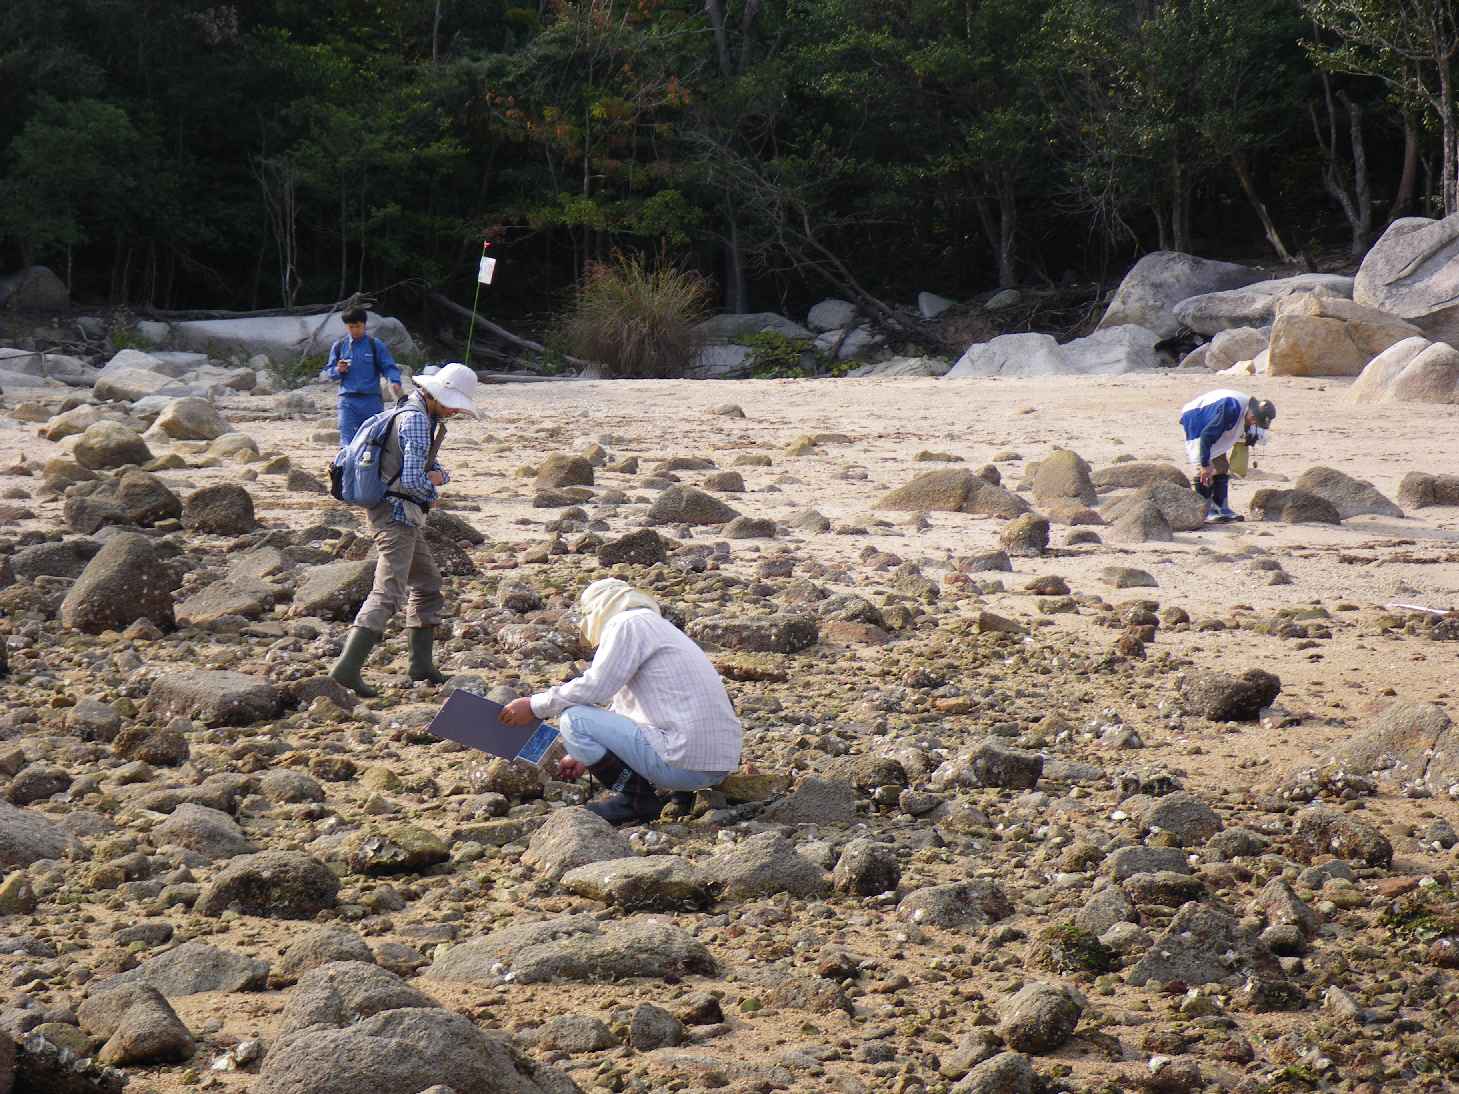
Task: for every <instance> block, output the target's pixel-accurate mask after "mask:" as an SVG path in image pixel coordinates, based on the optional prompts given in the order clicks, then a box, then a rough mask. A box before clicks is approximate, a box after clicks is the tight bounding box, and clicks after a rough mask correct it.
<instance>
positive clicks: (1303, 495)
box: [1251, 488, 1342, 524]
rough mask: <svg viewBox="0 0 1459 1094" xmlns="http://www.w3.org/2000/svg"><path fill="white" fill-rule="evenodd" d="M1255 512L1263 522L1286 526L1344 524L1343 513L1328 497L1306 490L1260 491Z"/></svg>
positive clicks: (1255, 496)
mask: <svg viewBox="0 0 1459 1094" xmlns="http://www.w3.org/2000/svg"><path fill="white" fill-rule="evenodd" d="M1251 512H1252V514H1253V515H1255V516H1256V517H1258V518H1260V519H1261V520H1269V521H1280V522H1281V523H1283V524H1341V523H1342V514H1341V513H1339V512H1338V508H1337V506H1336V505H1334V504H1333V503H1332V502H1330V501H1328V500H1327V499H1326V498H1324V497H1321V496H1319V495H1317V494H1312V493H1309V492H1308V491H1306V490H1273V489H1271V488H1267V489H1263V490H1258V491H1257V492H1256V493H1255V494H1253V495H1252V497H1251Z"/></svg>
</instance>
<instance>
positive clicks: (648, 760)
mask: <svg viewBox="0 0 1459 1094" xmlns="http://www.w3.org/2000/svg"><path fill="white" fill-rule="evenodd" d="M557 728H558V731H559V732H560V733H561V734H562V743H563V746H564V747H565V748H566V749H567V754H568V755H569V756H571V757H572V758H573V759H574V760H579V761H581V762H582V763H585V764H590V765H591V764H595V763H597V762H598V761H599V760H601V759H602V758H603V756H604V754H605V753H608V752H611V753H613V755H615V756H617V757H618V758H619V759H620V760H622V761H623V762H624V763H626V764H627V765H628V766H629V767H631V768H633V770H634V771H636V772H638V773H639V774H640V775H642V776H643V777H644V778H645V779H647V780H648V781H649V782H651V783H653V784H654V786H656V787H658V788H659V789H661V790H703V789H704V788H705V787H706V786H715V785H717V784H719V783H721V782H723V781H724V779H725V776H726V775H728V774H729V772H728V771H685V770H684V769H683V768H678V767H672V766H670V765H669V764H667V763H665V762H664V758H663V757H662V756H660V755H659V754H658V752H657V751H656V750H655V749H654V746H653V745H651V744H650V743H649V742H648V738H646V737H645V736H644V735H643V730H641V729H640V728H639V727H638V723H637V722H635V721H634V720H633V719H632V718H625V717H624V716H623V715H621V714H614V713H613V712H612V711H611V710H603V709H601V708H599V707H585V706H578V707H568V708H567V709H566V710H565V711H563V712H562V717H561V718H560V719H559V720H558V723H557Z"/></svg>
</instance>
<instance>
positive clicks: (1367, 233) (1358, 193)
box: [1338, 92, 1373, 258]
mask: <svg viewBox="0 0 1459 1094" xmlns="http://www.w3.org/2000/svg"><path fill="white" fill-rule="evenodd" d="M1338 98H1339V99H1341V100H1342V104H1343V106H1345V107H1347V110H1348V123H1349V126H1350V129H1351V134H1352V145H1353V197H1354V199H1355V200H1354V204H1355V205H1356V206H1357V217H1356V218H1355V219H1354V220H1353V225H1352V228H1353V242H1352V256H1353V257H1354V258H1362V257H1363V255H1364V254H1366V253H1367V250H1368V243H1369V241H1370V240H1371V239H1372V237H1373V191H1372V187H1371V185H1370V184H1369V180H1368V148H1367V145H1366V144H1365V143H1364V141H1363V111H1362V108H1361V107H1360V106H1358V104H1357V103H1355V102H1353V101H1352V99H1350V98H1348V95H1347V93H1346V92H1338Z"/></svg>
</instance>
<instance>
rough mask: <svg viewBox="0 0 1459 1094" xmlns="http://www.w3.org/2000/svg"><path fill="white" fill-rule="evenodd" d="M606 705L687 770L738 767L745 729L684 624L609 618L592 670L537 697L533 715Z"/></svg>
mask: <svg viewBox="0 0 1459 1094" xmlns="http://www.w3.org/2000/svg"><path fill="white" fill-rule="evenodd" d="M579 705H581V706H594V707H603V706H606V707H607V708H608V709H609V710H611V711H613V713H615V714H621V715H623V716H624V717H625V718H631V719H632V720H633V721H635V722H637V723H638V725H639V726H640V728H641V729H642V730H643V735H644V737H645V738H647V740H648V742H649V743H650V744H651V745H653V747H654V750H655V751H656V752H657V753H658V754H659V755H660V756H662V757H663V758H664V761H665V762H666V763H669V764H672V765H673V766H674V767H677V768H679V769H681V770H684V771H733V770H735V768H737V767H739V765H740V747H741V744H742V743H743V740H744V730H743V728H742V727H741V725H740V720H739V718H737V717H736V716H735V710H734V707H733V706H732V705H731V704H730V700H729V695H727V694H726V693H725V690H724V683H723V682H722V681H721V680H720V678H719V673H718V672H717V671H715V668H714V665H712V664H711V663H710V660H709V658H708V657H706V656H705V655H704V651H703V650H701V649H700V648H699V647H698V646H696V645H695V644H694V642H693V641H692V640H691V639H690V638H689V637H688V636H687V635H686V634H684V633H683V632H682V631H681V630H679V628H678V627H676V626H674V625H673V624H672V623H670V622H669V621H668V620H666V619H663V618H661V617H660V616H659V615H658V614H657V613H655V612H651V611H642V610H640V611H626V612H623V613H622V614H621V615H618V616H615V617H614V618H613V619H611V620H609V622H608V625H607V626H606V627H605V628H604V629H603V637H602V641H600V642H599V643H598V652H597V655H596V656H595V657H594V658H593V664H592V666H591V667H590V668H589V669H588V671H587V672H585V673H583V674H582V675H581V676H579V677H578V678H577V679H576V680H569V681H568V682H567V683H565V684H559V685H558V686H557V687H555V688H549V689H548V690H546V691H544V692H539V693H538V694H536V695H534V696H532V713H533V714H535V715H536V716H537V717H538V718H553V717H556V716H557V715H558V714H561V713H562V712H563V711H564V710H566V709H567V708H568V707H571V706H579Z"/></svg>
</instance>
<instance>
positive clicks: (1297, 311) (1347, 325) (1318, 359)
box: [1267, 293, 1422, 376]
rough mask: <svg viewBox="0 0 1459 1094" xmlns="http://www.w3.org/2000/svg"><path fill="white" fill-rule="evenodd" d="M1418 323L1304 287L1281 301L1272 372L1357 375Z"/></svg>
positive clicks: (1274, 333)
mask: <svg viewBox="0 0 1459 1094" xmlns="http://www.w3.org/2000/svg"><path fill="white" fill-rule="evenodd" d="M1421 334H1422V331H1420V330H1419V328H1418V327H1416V326H1414V325H1413V324H1411V323H1405V322H1404V321H1403V320H1401V319H1396V318H1394V317H1393V316H1391V315H1387V314H1385V313H1383V312H1381V311H1378V310H1376V309H1374V308H1366V307H1364V306H1363V305H1361V304H1355V303H1353V302H1352V301H1351V300H1343V299H1340V298H1335V297H1326V296H1318V295H1316V294H1313V293H1301V294H1298V295H1295V296H1291V297H1288V298H1287V299H1286V300H1283V301H1282V302H1281V304H1280V305H1278V307H1277V318H1276V322H1275V323H1274V324H1273V325H1272V341H1271V347H1270V349H1269V350H1268V358H1267V360H1268V366H1267V371H1268V372H1269V373H1270V374H1271V375H1272V376H1357V375H1358V374H1359V373H1361V372H1362V371H1363V369H1364V367H1365V366H1366V365H1367V364H1368V362H1369V361H1371V360H1372V359H1373V358H1374V357H1376V356H1378V354H1380V353H1382V352H1383V351H1384V350H1386V349H1388V347H1390V346H1392V345H1395V344H1397V343H1399V342H1402V341H1403V340H1404V339H1405V338H1413V337H1416V336H1419V335H1421Z"/></svg>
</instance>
